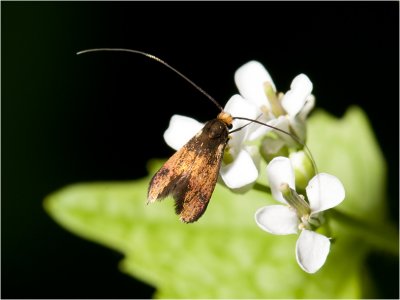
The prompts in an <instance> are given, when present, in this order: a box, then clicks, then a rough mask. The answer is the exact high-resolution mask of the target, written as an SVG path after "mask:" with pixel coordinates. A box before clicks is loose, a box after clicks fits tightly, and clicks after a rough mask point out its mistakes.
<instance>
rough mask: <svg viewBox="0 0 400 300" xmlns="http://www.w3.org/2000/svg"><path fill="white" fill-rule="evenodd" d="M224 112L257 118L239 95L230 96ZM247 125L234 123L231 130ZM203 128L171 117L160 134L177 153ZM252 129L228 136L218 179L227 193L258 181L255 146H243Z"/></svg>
mask: <svg viewBox="0 0 400 300" xmlns="http://www.w3.org/2000/svg"><path fill="white" fill-rule="evenodd" d="M224 111H225V112H227V113H230V114H231V115H232V116H234V117H245V118H249V119H256V118H257V116H258V110H257V108H256V107H255V106H254V105H253V104H252V103H250V102H249V101H246V100H245V99H243V98H242V97H241V96H240V95H234V96H232V97H231V98H230V99H229V101H228V102H227V104H226V106H225V109H224ZM248 123H249V121H244V120H237V119H234V120H233V128H232V130H235V129H236V128H240V127H242V126H244V125H246V124H248ZM203 125H204V124H202V123H200V122H198V121H196V120H194V119H192V118H189V117H184V116H180V115H174V116H173V117H172V118H171V121H170V124H169V127H168V129H167V130H166V131H165V133H164V139H165V141H166V142H167V144H168V145H169V146H170V147H172V148H173V149H175V150H178V149H180V148H181V147H182V146H183V145H185V144H186V143H187V142H188V141H189V140H190V139H191V138H192V137H193V136H194V135H195V134H196V133H197V132H198V131H200V130H201V128H202V127H203ZM252 125H253V124H251V125H248V126H245V127H243V128H242V129H241V130H239V131H236V132H234V133H232V135H231V138H230V140H229V143H228V146H227V148H226V152H225V155H226V156H229V162H228V163H226V162H223V163H222V164H221V169H220V175H221V178H222V179H223V181H224V182H225V184H226V185H227V186H228V187H229V188H231V189H239V188H243V187H246V186H248V185H251V184H252V183H253V182H255V181H256V179H257V177H258V162H259V160H260V155H259V152H258V150H257V148H256V146H251V145H247V144H246V141H247V140H248V138H249V136H250V134H251V133H252V131H253V130H254V129H255V128H256V127H255V126H252Z"/></svg>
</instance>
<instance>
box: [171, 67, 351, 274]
mask: <svg viewBox="0 0 400 300" xmlns="http://www.w3.org/2000/svg"><path fill="white" fill-rule="evenodd" d="M234 79H235V83H236V86H237V88H238V90H239V94H235V95H233V96H232V97H231V98H230V99H229V101H228V102H227V103H226V105H225V108H224V111H225V112H227V113H229V114H231V115H232V116H234V117H242V118H247V119H253V120H254V119H257V121H259V122H261V123H264V124H267V125H270V126H273V127H274V128H278V129H279V130H272V129H271V127H268V126H263V125H261V124H260V123H251V124H248V123H249V122H248V121H245V120H240V119H234V121H233V130H235V129H237V128H241V129H240V130H238V131H236V132H235V133H234V134H233V136H232V137H231V139H230V140H229V143H228V145H227V147H226V150H225V154H224V160H223V162H222V164H221V169H220V176H221V178H222V180H223V182H224V184H225V185H226V186H227V187H228V188H230V189H232V190H238V189H241V190H243V189H247V188H251V187H252V185H253V184H254V183H255V182H256V180H257V179H258V178H259V171H260V170H259V168H260V165H261V164H260V161H261V160H262V159H264V160H265V161H266V162H267V163H268V166H267V176H268V180H269V186H270V188H271V192H272V195H273V197H274V198H275V199H276V200H278V201H279V202H281V203H283V204H284V205H272V206H266V207H263V208H261V209H259V210H258V211H257V212H256V214H255V220H256V223H257V224H258V226H259V227H261V228H262V229H263V230H265V231H267V232H269V233H272V234H279V235H283V234H291V233H297V232H298V231H299V230H300V232H301V233H300V236H299V239H298V241H297V244H296V258H297V261H298V263H299V265H300V266H301V268H302V269H303V270H304V271H306V272H309V273H314V272H316V271H317V270H318V269H319V268H320V267H321V266H322V265H323V264H324V262H325V260H326V258H327V255H328V253H329V248H330V242H329V238H327V237H325V236H323V235H321V234H319V233H316V232H315V230H316V229H317V228H318V227H319V226H320V225H321V224H322V222H323V219H322V211H324V210H327V209H329V208H331V207H333V206H336V205H338V204H339V203H340V202H341V201H343V199H344V188H343V186H342V184H341V182H340V181H339V180H338V179H337V178H336V177H334V176H332V175H329V174H324V173H321V174H317V175H316V176H314V177H313V178H312V179H311V180H310V181H309V182H308V179H310V178H311V177H312V176H313V175H314V174H312V173H313V171H314V170H311V168H309V167H308V168H307V167H305V166H306V165H307V161H308V162H309V159H308V157H306V156H305V154H304V152H303V151H302V149H301V148H302V147H299V141H300V144H302V145H304V143H305V139H306V118H307V116H308V114H309V112H310V111H311V110H312V108H313V107H314V102H315V98H314V96H313V95H312V94H311V92H312V88H313V85H312V83H311V81H310V79H309V78H308V77H307V76H306V75H305V74H300V75H298V76H296V77H295V78H294V79H293V81H292V83H291V86H290V90H289V91H287V92H286V93H281V92H277V89H276V87H275V84H274V82H273V81H272V78H271V76H270V75H269V73H268V72H267V70H266V69H265V68H264V67H263V65H262V64H260V63H259V62H257V61H250V62H248V63H246V64H245V65H243V66H242V67H240V68H239V69H238V70H237V71H236V73H235V76H234ZM246 124H247V126H245V125H246ZM202 126H203V124H202V123H200V122H198V121H196V120H194V119H192V118H188V117H185V116H180V115H174V116H173V117H172V118H171V121H170V124H169V127H168V129H167V130H166V132H165V133H164V139H165V141H166V142H167V144H168V145H169V146H171V147H172V148H174V149H175V150H178V149H179V148H181V147H182V146H183V145H184V144H185V143H186V142H187V141H189V139H190V138H191V137H193V136H194V135H195V134H196V133H197V132H198V131H199V130H200V129H201V128H202ZM282 131H284V132H286V133H289V132H290V134H284V133H282ZM300 146H301V145H300ZM280 155H283V156H286V157H283V156H280ZM288 157H289V158H288ZM308 165H310V164H308ZM310 170H311V171H310ZM295 173H296V174H299V173H301V174H303V175H304V176H302V178H301V180H298V181H296V182H295V177H294V174H295ZM299 177H300V176H299ZM299 179H300V178H299ZM301 181H302V182H301ZM296 185H297V186H298V187H301V188H303V189H304V188H305V191H306V194H307V198H305V197H304V196H303V195H300V194H298V193H297V192H296V188H295V187H296Z"/></svg>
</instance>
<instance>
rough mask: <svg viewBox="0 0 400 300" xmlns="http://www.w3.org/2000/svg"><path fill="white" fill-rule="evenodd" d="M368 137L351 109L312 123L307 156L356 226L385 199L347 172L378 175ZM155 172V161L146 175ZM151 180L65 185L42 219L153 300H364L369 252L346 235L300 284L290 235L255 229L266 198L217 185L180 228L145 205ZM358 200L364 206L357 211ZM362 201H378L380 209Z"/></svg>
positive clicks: (170, 214)
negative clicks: (332, 180)
mask: <svg viewBox="0 0 400 300" xmlns="http://www.w3.org/2000/svg"><path fill="white" fill-rule="evenodd" d="M369 130H370V129H369V128H368V123H367V122H366V120H365V118H364V117H363V114H362V113H361V112H360V111H359V110H358V109H352V110H351V111H349V113H348V114H347V115H346V117H345V118H344V120H342V121H338V120H336V119H334V118H332V117H330V116H329V115H327V114H325V113H322V112H320V113H317V114H315V115H314V117H313V118H312V120H311V122H310V129H309V136H310V148H311V149H312V151H313V154H314V155H315V158H316V160H317V164H318V166H319V167H320V169H321V171H327V172H330V173H332V174H334V175H337V176H338V177H339V178H340V179H341V180H343V181H344V183H345V186H346V189H347V192H348V194H347V195H348V197H347V199H346V200H345V202H343V204H342V205H341V206H340V208H341V209H343V210H345V211H346V212H349V213H351V214H353V213H354V211H353V210H357V212H356V213H354V214H356V215H358V216H360V217H363V218H365V217H366V213H367V212H369V213H370V212H371V211H373V209H376V210H377V211H375V215H376V214H377V212H378V214H379V215H381V214H382V211H383V208H382V203H380V202H381V201H382V197H381V195H380V194H379V193H378V192H377V191H383V188H382V187H381V186H379V185H380V184H382V183H383V182H382V180H381V179H379V180H373V179H369V180H368V178H367V177H368V176H367V175H366V174H365V173H363V174H361V173H360V170H351V168H353V167H357V168H359V167H360V166H361V167H363V168H364V167H365V166H364V165H363V164H364V162H365V163H368V164H369V167H368V170H369V175H370V176H372V177H375V176H380V175H382V174H383V173H384V172H383V161H382V158H381V156H380V153H379V151H378V150H377V146H376V143H375V141H374V139H373V136H372V134H371V133H370V132H369ZM313 135H315V136H316V137H312V136H313ZM319 142H320V143H321V144H323V145H321V146H319V144H318V143H319ZM325 159H329V161H328V162H327V161H325ZM353 159H355V160H356V163H355V162H354V161H353ZM331 161H332V163H331ZM161 163H162V162H161V161H152V162H151V163H150V166H149V171H150V174H154V173H155V172H156V170H157V169H158V168H159V167H160V166H161ZM371 164H372V166H371ZM339 165H340V166H339ZM363 170H364V169H363ZM349 172H350V173H349ZM356 175H357V176H356ZM150 178H151V176H149V177H148V178H144V179H141V180H136V181H130V182H99V183H82V184H75V185H71V186H68V187H65V188H63V189H61V190H59V191H57V192H55V193H53V194H51V195H49V196H48V197H47V198H46V200H45V202H44V204H45V209H46V210H47V212H48V213H49V214H50V215H51V216H52V217H53V218H54V219H55V220H56V221H57V222H58V223H59V224H60V225H61V226H63V227H65V228H66V229H68V230H70V231H72V232H74V233H75V234H77V235H79V236H81V237H83V238H86V239H89V240H91V241H95V242H97V243H100V244H102V245H104V246H107V247H110V248H112V249H115V250H117V251H119V252H121V253H123V254H124V256H125V258H124V259H123V261H122V262H121V264H120V268H121V270H122V271H123V272H126V273H128V274H130V275H132V276H134V277H136V278H139V279H141V280H142V281H145V282H147V283H149V284H151V285H153V286H155V287H156V288H157V291H156V294H155V297H157V298H359V297H361V296H365V295H364V294H363V291H362V287H361V278H362V275H363V270H362V265H363V261H364V258H365V255H366V253H367V251H368V247H367V245H366V244H364V243H362V242H361V243H360V241H359V240H356V239H354V238H353V236H351V235H350V234H346V232H345V230H344V229H343V227H341V224H340V223H337V224H336V223H334V224H335V226H334V227H335V228H334V229H335V237H336V241H335V243H333V244H332V247H331V253H330V255H329V257H328V259H327V262H326V264H325V265H324V266H323V268H322V269H321V270H320V271H318V272H317V273H316V274H307V273H305V272H304V271H302V270H301V269H300V267H299V266H298V265H297V263H296V258H295V244H296V240H297V236H296V235H289V236H274V235H271V234H268V233H266V232H264V231H262V230H261V229H259V228H258V227H257V226H256V224H255V221H254V213H255V211H256V210H257V209H258V208H260V207H262V206H265V205H267V204H271V203H274V204H276V202H275V201H274V200H273V199H271V197H270V195H268V194H266V193H263V192H260V191H256V190H251V191H249V192H247V193H245V194H235V193H232V192H231V191H229V190H228V189H226V188H225V187H223V186H221V185H217V187H216V190H215V192H214V194H213V197H212V199H211V202H210V204H209V206H208V209H207V211H206V213H205V214H204V216H203V217H202V218H201V219H200V220H199V221H198V222H196V223H194V224H183V223H181V222H180V221H179V219H178V217H177V216H176V215H175V214H174V208H173V201H172V200H171V199H166V200H164V201H162V202H159V203H155V204H150V205H146V193H147V188H148V184H149V181H150ZM357 193H361V194H362V195H363V196H364V197H367V198H364V203H363V201H362V200H361V199H360V197H361V196H360V195H358V194H357ZM368 193H373V196H379V197H380V198H379V201H380V202H378V200H375V199H373V197H372V196H371V195H367V194H368ZM347 202H351V203H347ZM336 234H337V236H336ZM349 253H351V255H349ZM99 263H101V262H99ZM132 297H134V295H132Z"/></svg>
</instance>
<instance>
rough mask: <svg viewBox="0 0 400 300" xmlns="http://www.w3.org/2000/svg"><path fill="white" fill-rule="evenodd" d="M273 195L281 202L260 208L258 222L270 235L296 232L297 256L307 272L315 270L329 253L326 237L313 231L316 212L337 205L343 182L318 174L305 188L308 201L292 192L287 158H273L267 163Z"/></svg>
mask: <svg viewBox="0 0 400 300" xmlns="http://www.w3.org/2000/svg"><path fill="white" fill-rule="evenodd" d="M267 175H268V180H269V183H270V188H271V192H272V196H273V197H274V198H275V199H276V200H278V201H279V202H281V203H283V204H284V205H271V206H265V207H262V208H260V209H259V210H258V211H257V212H256V214H255V220H256V223H257V225H258V226H259V227H260V228H261V229H263V230H265V231H267V232H269V233H272V234H278V235H286V234H296V233H297V232H298V231H299V230H300V231H301V232H300V236H299V238H298V240H297V243H296V259H297V262H298V264H299V265H300V267H301V268H302V269H303V270H304V271H306V272H308V273H315V272H317V271H318V270H319V269H320V268H321V267H322V266H323V264H324V263H325V261H326V258H327V256H328V254H329V249H330V241H329V238H327V237H325V236H324V235H322V234H319V233H316V232H315V231H313V229H314V228H315V227H316V226H318V224H317V223H318V222H319V221H320V220H319V218H318V217H319V215H320V214H319V213H321V212H322V211H325V210H327V209H329V208H332V207H334V206H336V205H338V204H340V203H341V202H342V201H343V200H344V197H345V191H344V187H343V185H342V183H341V182H340V181H339V179H337V178H336V177H335V176H332V175H329V174H326V173H319V174H317V175H316V176H314V177H313V178H312V179H311V180H310V182H309V183H308V186H307V187H306V194H307V199H308V202H307V201H306V200H305V199H304V197H303V196H301V195H298V194H297V193H296V192H295V178H294V171H293V166H292V164H291V162H290V160H289V159H288V158H286V157H276V158H274V159H273V160H272V161H271V162H270V163H269V164H268V166H267Z"/></svg>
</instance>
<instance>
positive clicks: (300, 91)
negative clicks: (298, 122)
mask: <svg viewBox="0 0 400 300" xmlns="http://www.w3.org/2000/svg"><path fill="white" fill-rule="evenodd" d="M312 88H313V84H312V82H311V81H310V79H309V78H308V77H307V75H305V74H300V75H297V76H296V77H295V78H294V79H293V81H292V84H291V85H290V90H289V91H288V92H286V94H285V95H284V96H283V98H282V107H283V108H284V109H285V111H286V112H287V113H288V115H290V116H295V115H296V114H297V113H298V112H300V110H301V109H302V108H303V107H304V104H305V103H306V100H307V98H308V97H309V96H310V94H311V91H312Z"/></svg>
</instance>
